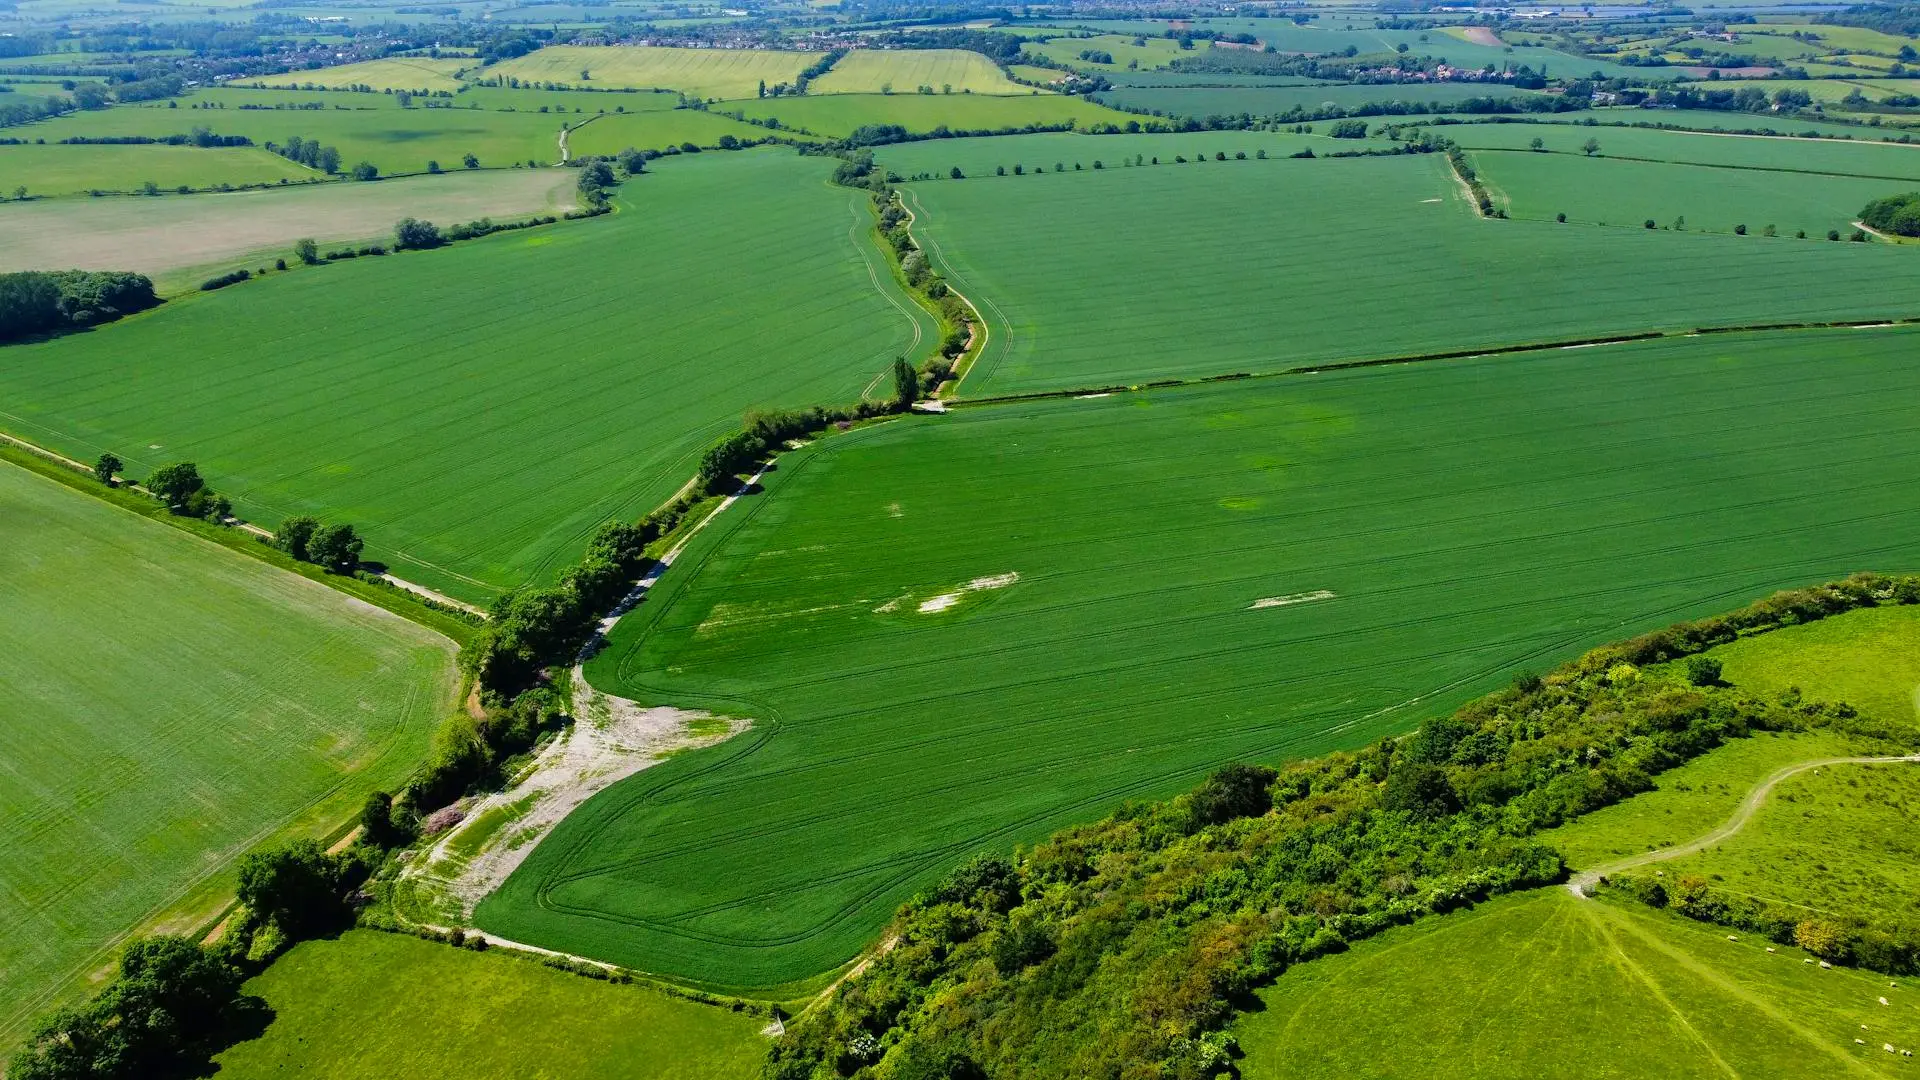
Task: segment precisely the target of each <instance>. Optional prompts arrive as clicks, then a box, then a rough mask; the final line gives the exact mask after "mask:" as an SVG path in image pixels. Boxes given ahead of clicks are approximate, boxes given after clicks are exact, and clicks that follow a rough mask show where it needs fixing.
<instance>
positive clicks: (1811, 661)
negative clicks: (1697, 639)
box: [1713, 607, 1920, 724]
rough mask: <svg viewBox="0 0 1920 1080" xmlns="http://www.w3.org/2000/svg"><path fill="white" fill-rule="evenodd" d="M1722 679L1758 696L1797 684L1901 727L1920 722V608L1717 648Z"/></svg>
mask: <svg viewBox="0 0 1920 1080" xmlns="http://www.w3.org/2000/svg"><path fill="white" fill-rule="evenodd" d="M1713 655H1714V656H1715V657H1716V658H1718V659H1719V660H1720V662H1721V664H1722V665H1723V668H1724V672H1723V674H1722V676H1721V677H1722V678H1724V679H1725V680H1726V681H1728V682H1731V683H1733V684H1734V685H1736V686H1743V687H1747V688H1748V689H1751V690H1755V691H1758V692H1760V693H1782V692H1784V691H1786V690H1787V688H1788V687H1798V688H1799V689H1800V691H1801V692H1802V693H1803V694H1805V695H1806V696H1807V697H1808V698H1809V699H1811V700H1814V701H1844V702H1846V703H1847V704H1849V705H1852V706H1854V707H1855V708H1857V709H1859V710H1861V711H1862V712H1865V713H1867V714H1869V715H1871V716H1876V717H1879V718H1880V719H1882V720H1886V721H1889V722H1892V723H1896V724H1912V723H1914V722H1915V721H1917V720H1920V612H1916V611H1915V610H1914V609H1912V608H1907V607H1888V608H1872V609H1868V610H1863V611H1853V612H1848V613H1847V614H1845V615H1841V616H1838V617H1835V618H1832V619H1823V620H1821V621H1819V622H1816V623H1808V624H1807V625H1805V626H1795V627H1789V628H1788V629H1786V630H1782V631H1779V632H1777V634H1762V635H1760V636H1758V637H1752V638H1746V639H1743V640H1740V641H1734V642H1729V643H1728V644H1726V645H1723V646H1721V647H1719V648H1718V649H1715V650H1714V653H1713Z"/></svg>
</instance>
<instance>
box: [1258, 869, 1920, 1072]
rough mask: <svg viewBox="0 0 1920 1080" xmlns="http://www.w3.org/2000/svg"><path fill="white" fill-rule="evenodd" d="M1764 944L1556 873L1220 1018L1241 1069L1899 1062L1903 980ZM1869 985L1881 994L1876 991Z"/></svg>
mask: <svg viewBox="0 0 1920 1080" xmlns="http://www.w3.org/2000/svg"><path fill="white" fill-rule="evenodd" d="M1763 946H1764V939H1761V938H1758V937H1753V938H1745V939H1743V940H1741V941H1738V942H1730V941H1728V940H1727V939H1726V934H1725V932H1724V931H1718V930H1716V929H1715V928H1714V927H1711V926H1701V925H1699V924H1698V923H1690V922H1688V921H1686V920H1684V919H1681V918H1679V917H1678V916H1674V915H1668V914H1665V913H1663V912H1654V911H1648V910H1646V909H1644V908H1638V907H1634V906H1632V905H1618V904H1611V903H1607V902H1604V901H1592V900H1587V901H1582V900H1576V899H1574V898H1573V897H1571V896H1569V895H1568V894H1567V893H1566V892H1565V891H1564V890H1560V889H1550V890H1545V891H1542V892H1536V893H1530V894H1523V895H1521V896H1516V897H1509V898H1506V899H1502V900H1497V901H1494V902H1492V903H1488V904H1485V905H1482V906H1480V907H1477V908H1474V909H1472V910H1470V911H1464V912H1459V913H1455V914H1452V915H1447V916H1445V917H1443V918H1440V919H1437V920H1432V921H1429V922H1425V923H1420V924H1416V925H1414V926H1410V927H1404V928H1401V929H1398V930H1394V931H1391V932H1389V933H1388V934H1385V935H1383V936H1382V937H1380V938H1377V939H1375V940H1373V941H1368V942H1364V943H1362V944H1361V945H1359V946H1357V947H1356V948H1354V949H1353V951H1351V952H1349V953H1346V954H1344V955H1341V956H1335V957H1329V958H1327V959H1324V960H1317V961H1315V962H1313V963H1311V964H1305V965H1302V966H1300V967H1297V968H1295V969H1293V970H1292V971H1289V972H1288V973H1287V974H1286V975H1284V976H1282V977H1281V978H1280V980H1279V981H1278V983H1277V984H1276V985H1274V986H1273V987H1272V988H1270V989H1267V990H1263V991H1261V993H1260V997H1261V1001H1262V1003H1263V1004H1264V1008H1263V1009H1261V1010H1260V1011H1257V1012H1254V1013H1251V1014H1249V1015H1248V1016H1247V1017H1245V1018H1244V1019H1243V1020H1242V1021H1241V1022H1240V1024H1239V1026H1238V1028H1237V1033H1238V1035H1239V1037H1240V1043H1241V1046H1242V1048H1243V1049H1244V1051H1245V1053H1246V1057H1245V1058H1244V1059H1243V1060H1242V1061H1241V1062H1240V1070H1241V1074H1242V1075H1244V1076H1245V1077H1247V1078H1248V1080H1313V1078H1320V1077H1350V1076H1377V1077H1409V1078H1410V1077H1421V1078H1432V1080H1453V1078H1466V1077H1472V1078H1474V1080H1508V1078H1512V1080H1520V1078H1523V1077H1535V1076H1541V1075H1547V1074H1552V1073H1555V1072H1557V1071H1558V1070H1560V1069H1562V1068H1564V1066H1565V1063H1566V1062H1569V1061H1581V1062H1584V1063H1586V1064H1585V1065H1583V1071H1584V1072H1585V1073H1586V1074H1587V1075H1593V1076H1604V1077H1615V1078H1622V1080H1629V1078H1632V1080H1639V1078H1646V1080H1651V1078H1654V1077H1663V1078H1666V1077H1671V1078H1687V1080H1691V1078H1694V1077H1700V1078H1705V1077H1724V1076H1761V1075H1765V1076H1808V1077H1811V1076H1859V1077H1876V1076H1889V1077H1890V1076H1904V1075H1906V1074H1907V1073H1908V1072H1909V1071H1910V1069H1909V1068H1908V1067H1907V1066H1906V1063H1905V1061H1904V1060H1903V1059H1902V1058H1900V1057H1897V1056H1895V1055H1891V1054H1888V1053H1885V1052H1884V1051H1882V1050H1881V1049H1880V1047H1881V1044H1882V1043H1886V1042H1890V1043H1893V1044H1895V1045H1897V1046H1900V1047H1911V1046H1913V1045H1915V1044H1916V1043H1920V1024H1916V1022H1915V1020H1914V1013H1913V1007H1912V1004H1911V992H1910V991H1907V990H1904V989H1902V990H1899V991H1894V990H1889V989H1888V987H1887V981H1886V980H1885V979H1884V978H1875V977H1874V976H1873V975H1871V974H1870V973H1866V972H1854V971H1844V970H1838V969H1835V970H1822V969H1820V968H1818V967H1815V966H1812V965H1809V964H1803V963H1801V960H1802V959H1804V958H1805V954H1804V953H1801V952H1800V951H1799V950H1797V949H1781V950H1780V951H1778V952H1768V951H1765V949H1764V948H1763ZM1883 995H1885V996H1889V997H1890V998H1893V999H1897V1004H1898V1007H1897V1008H1891V1009H1890V1008H1886V1007H1882V1006H1881V1005H1879V1004H1877V1003H1876V999H1877V998H1879V997H1881V996H1883ZM1863 1028H1866V1030H1862V1029H1863ZM1858 1036H1866V1037H1867V1038H1866V1040H1862V1042H1856V1041H1855V1040H1856V1037H1858ZM1868 1040H1870V1041H1868ZM1863 1043H1864V1044H1863Z"/></svg>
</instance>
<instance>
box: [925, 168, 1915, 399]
mask: <svg viewBox="0 0 1920 1080" xmlns="http://www.w3.org/2000/svg"><path fill="white" fill-rule="evenodd" d="M1719 141H1722V142H1738V141H1741V140H1734V139H1725V140H1719ZM1161 161H1162V162H1163V164H1161V165H1160V166H1158V167H1153V166H1149V167H1146V168H1133V169H1106V170H1102V171H1100V172H1092V171H1086V172H1079V173H1069V174H1067V175H1064V176H1061V175H1057V174H1053V173H1048V174H1046V175H1045V176H1041V177H1035V176H1030V175H1029V176H1022V177H1014V176H1007V177H997V176H988V177H983V178H980V179H968V180H967V181H965V182H964V183H942V184H915V185H911V186H909V187H908V189H907V191H906V198H907V201H908V205H909V206H910V207H911V208H913V209H914V210H915V211H916V213H918V214H919V223H918V225H917V226H916V231H917V233H918V234H919V235H920V236H921V238H922V242H923V243H924V244H926V246H927V248H928V250H929V252H930V253H931V254H932V256H933V258H934V261H935V262H936V263H938V264H940V265H942V266H943V267H945V268H946V269H947V270H948V271H949V272H950V274H951V276H952V277H953V278H954V280H955V283H956V285H957V286H958V287H959V288H960V289H961V290H962V291H963V292H965V293H966V294H967V295H968V296H969V297H970V298H972V299H973V300H974V302H975V303H976V304H980V305H982V306H983V307H984V308H985V315H986V318H987V320H988V323H989V325H990V327H991V332H992V334H993V337H992V338H990V339H989V341H988V343H987V346H986V349H985V351H984V352H983V354H982V356H981V358H980V360H979V361H978V362H977V363H976V364H975V365H974V367H973V368H972V369H971V371H970V372H969V373H968V375H967V377H966V378H965V379H964V380H963V381H962V382H961V384H960V389H961V392H962V393H964V394H968V395H973V396H991V395H996V394H1007V393H1019V392H1023V391H1035V390H1060V389H1073V388H1080V387H1089V386H1103V385H1111V384H1115V383H1136V382H1145V381H1147V380H1151V379H1157V378H1168V377H1175V376H1208V375H1223V374H1229V373H1234V372H1266V371H1275V370H1280V369H1285V368H1290V367H1296V366H1302V365H1309V364H1319V363H1327V362H1333V361H1345V360H1360V359H1367V358H1378V357H1382V356H1393V355H1407V354H1419V353H1425V352H1437V351H1453V350H1458V349H1470V348H1475V347H1481V346H1494V345H1502V344H1509V345H1512V344H1527V343H1531V342H1542V341H1556V340H1561V341H1564V340H1568V339H1578V338H1583V337H1590V336H1599V335H1606V334H1620V333H1630V332H1635V331H1647V330H1655V329H1690V328H1692V327H1696V326H1703V325H1704V326H1711V325H1722V326H1724V325H1739V324H1747V323H1778V322H1785V321H1791V320H1833V319H1849V318H1851V319H1879V318H1886V317H1890V316H1896V315H1913V314H1920V310H1916V307H1915V305H1914V304H1913V303H1912V302H1910V301H1909V300H1907V299H1906V298H1905V296H1904V295H1903V294H1902V291H1901V290H1902V289H1903V288H1905V286H1895V285H1894V284H1893V283H1894V282H1914V283H1916V284H1920V261H1916V260H1914V259H1912V258H1910V256H1911V255H1912V254H1913V252H1911V251H1908V250H1905V249H1902V248H1899V247H1896V246H1894V245H1890V244H1829V243H1827V242H1826V241H1824V240H1821V241H1819V242H1817V243H1816V242H1814V241H1794V240H1762V239H1760V238H1757V237H1734V236H1722V235H1712V234H1702V233H1673V232H1646V231H1644V230H1642V231H1635V232H1628V231H1624V230H1616V229H1581V228H1568V227H1566V226H1562V225H1555V224H1553V223H1551V222H1533V221H1490V220H1483V219H1481V218H1479V217H1478V216H1477V215H1476V214H1475V212H1474V210H1473V208H1472V207H1471V206H1470V205H1469V204H1468V203H1467V202H1466V201H1465V200H1464V198H1462V197H1461V196H1460V194H1459V191H1460V187H1459V184H1458V182H1457V181H1456V180H1454V178H1453V177H1452V176H1451V175H1450V173H1451V170H1450V169H1449V167H1448V165H1447V162H1446V160H1445V158H1443V157H1441V156H1440V155H1438V154H1433V155H1418V156H1415V155H1409V156H1402V157H1392V158H1368V159H1357V160H1355V159H1348V160H1327V159H1322V160H1314V161H1294V160H1267V161H1253V160H1249V161H1234V160H1229V161H1225V162H1216V161H1212V160H1208V161H1206V162H1204V163H1199V162H1189V163H1188V164H1185V165H1177V164H1175V165H1169V164H1165V162H1166V159H1165V158H1164V157H1163V158H1162V159H1161ZM1916 161H1920V158H1916ZM1095 206H1097V207H1099V208H1100V211H1099V212H1098V213H1092V212H1089V210H1088V207H1095ZM1116 220H1123V221H1127V222H1129V227H1128V228H1127V229H1125V230H1116V229H1114V228H1113V227H1112V223H1113V222H1114V221H1116ZM1040 235H1044V236H1046V237H1047V243H1045V244H1036V243H1034V241H1033V238H1034V237H1035V236H1040ZM1411 236H1418V237H1420V240H1421V242H1420V243H1419V244H1409V243H1407V238H1408V237H1411ZM1148 251H1150V252H1153V253H1154V255H1153V257H1152V259H1151V260H1150V261H1143V256H1142V255H1141V253H1142V252H1148ZM1224 253H1231V254H1232V256H1233V257H1232V258H1226V257H1223V254H1224ZM1149 263H1150V265H1151V267H1152V272H1151V273H1143V272H1142V270H1143V267H1146V266H1148V265H1149ZM1649 274H1654V275H1655V276H1657V277H1658V278H1659V280H1660V281H1661V285H1660V286H1659V287H1658V288H1652V287H1649V285H1648V275H1649ZM1463 275H1464V277H1463ZM1463 280H1471V281H1472V282H1473V283H1474V284H1473V286H1472V287H1471V288H1465V287H1462V285H1461V284H1460V283H1461V282H1462V281H1463Z"/></svg>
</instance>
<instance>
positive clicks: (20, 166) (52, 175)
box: [0, 145, 320, 219]
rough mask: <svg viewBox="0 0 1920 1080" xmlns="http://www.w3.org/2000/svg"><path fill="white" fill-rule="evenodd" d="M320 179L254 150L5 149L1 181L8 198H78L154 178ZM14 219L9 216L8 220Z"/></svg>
mask: <svg viewBox="0 0 1920 1080" xmlns="http://www.w3.org/2000/svg"><path fill="white" fill-rule="evenodd" d="M319 176H320V174H319V173H317V172H315V171H313V170H312V169H309V168H307V167H305V166H303V165H297V164H295V163H293V162H291V161H288V160H287V159H286V158H283V157H281V156H280V155H278V154H270V153H268V152H267V151H265V150H260V149H256V148H254V147H249V146H233V147H212V148H207V149H201V148H199V147H194V146H34V145H26V146H0V177H4V180H0V184H3V185H4V192H0V194H5V195H6V196H7V197H8V198H12V197H13V189H14V188H16V187H25V188H26V189H27V193H28V194H30V195H74V194H79V193H82V192H87V191H139V190H141V189H142V188H143V186H144V185H145V184H146V183H147V181H149V180H151V181H153V182H154V183H155V184H157V185H159V186H160V187H161V188H163V189H165V190H169V191H171V190H174V189H176V188H179V187H180V186H182V185H185V186H187V187H191V188H208V187H212V186H214V185H215V184H233V185H235V186H236V187H237V186H239V185H241V184H272V183H278V182H279V181H281V180H313V179H317V178H318V177H319ZM8 209H9V211H11V210H13V209H15V208H13V207H9V208H8ZM12 217H13V215H12V213H11V212H9V214H8V218H9V219H11V218H12Z"/></svg>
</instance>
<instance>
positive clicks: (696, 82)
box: [475, 45, 821, 98]
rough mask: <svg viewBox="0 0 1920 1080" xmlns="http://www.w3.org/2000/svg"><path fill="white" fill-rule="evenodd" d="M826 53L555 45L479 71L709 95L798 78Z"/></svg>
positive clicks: (742, 93) (742, 94)
mask: <svg viewBox="0 0 1920 1080" xmlns="http://www.w3.org/2000/svg"><path fill="white" fill-rule="evenodd" d="M820 56H821V54H820V53H806V52H774V51H769V50H762V49H676V48H658V47H650V46H634V45H549V46H547V47H546V48H544V49H537V50H535V51H533V52H530V53H528V54H527V55H525V56H520V57H515V58H514V59H512V60H506V61H502V62H501V63H498V64H494V65H492V66H490V67H487V68H483V69H482V70H481V71H479V72H477V73H475V74H477V75H478V76H479V77H482V78H494V77H501V78H516V79H519V80H520V81H521V82H533V83H548V82H551V83H560V84H563V85H566V86H611V87H634V88H652V87H666V88H668V89H671V90H679V91H681V92H683V93H687V94H691V95H693V96H694V97H703V98H750V97H753V96H754V95H755V94H757V93H759V89H760V84H761V83H763V82H764V83H766V84H767V85H768V86H776V85H778V84H780V83H792V82H793V81H794V80H795V79H797V78H799V76H800V73H801V72H802V71H805V70H806V69H807V67H808V65H810V64H812V63H813V62H814V61H815V60H818V59H820Z"/></svg>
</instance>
